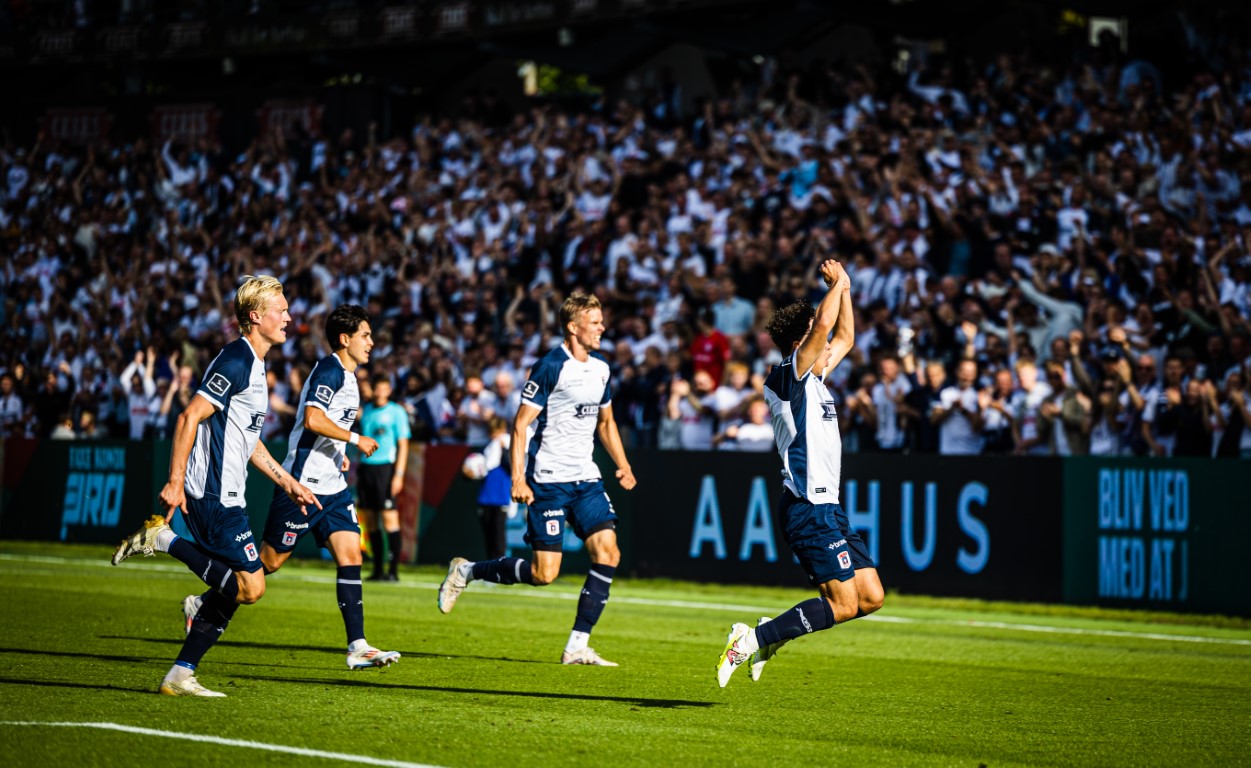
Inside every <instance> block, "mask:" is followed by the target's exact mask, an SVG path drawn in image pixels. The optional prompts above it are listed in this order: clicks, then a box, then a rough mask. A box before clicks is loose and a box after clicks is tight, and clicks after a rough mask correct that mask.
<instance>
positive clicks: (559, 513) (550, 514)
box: [543, 509, 565, 517]
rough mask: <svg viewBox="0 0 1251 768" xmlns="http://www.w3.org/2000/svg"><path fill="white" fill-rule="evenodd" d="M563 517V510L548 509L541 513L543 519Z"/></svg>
mask: <svg viewBox="0 0 1251 768" xmlns="http://www.w3.org/2000/svg"><path fill="white" fill-rule="evenodd" d="M564 516H565V510H563V509H549V510H547V511H546V512H544V513H543V517H564Z"/></svg>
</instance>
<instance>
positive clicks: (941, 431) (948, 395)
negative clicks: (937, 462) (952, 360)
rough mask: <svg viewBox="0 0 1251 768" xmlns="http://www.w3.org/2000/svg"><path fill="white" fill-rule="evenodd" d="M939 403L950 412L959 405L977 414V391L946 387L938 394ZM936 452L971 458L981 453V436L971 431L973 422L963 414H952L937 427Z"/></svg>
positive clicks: (970, 388)
mask: <svg viewBox="0 0 1251 768" xmlns="http://www.w3.org/2000/svg"><path fill="white" fill-rule="evenodd" d="M938 398H939V403H940V405H941V406H942V408H944V409H945V410H948V411H949V410H951V409H952V407H953V406H955V405H956V403H959V404H960V405H961V406H963V407H964V409H965V410H966V411H968V412H970V413H977V411H978V405H977V390H976V389H974V388H973V387H969V388H968V389H959V388H958V387H947V388H946V389H944V390H943V391H942V392H940V393H939V394H938ZM938 452H939V453H942V454H945V455H949V456H971V455H974V454H978V453H981V452H982V436H981V435H980V434H979V433H977V432H976V431H975V430H974V429H973V422H971V421H970V420H969V417H968V415H966V414H964V413H959V412H957V413H953V414H951V415H950V416H948V417H947V418H946V419H945V420H944V421H943V423H942V424H940V425H939V427H938Z"/></svg>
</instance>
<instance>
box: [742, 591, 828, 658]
mask: <svg viewBox="0 0 1251 768" xmlns="http://www.w3.org/2000/svg"><path fill="white" fill-rule="evenodd" d="M832 626H834V611H833V610H832V609H831V608H830V604H829V603H828V602H826V600H825V598H823V597H814V598H812V599H811V600H805V601H803V602H802V603H800V604H799V605H797V606H795V607H794V608H792V609H790V610H789V611H787V612H786V613H784V614H782V615H781V616H778V617H777V618H775V619H774V620H773V621H770V622H768V623H765V624H761V625H760V626H758V627H756V640H757V642H759V643H760V647H761V648H763V647H765V646H766V645H773V644H774V643H780V642H782V641H784V640H793V639H795V638H797V637H800V636H802V635H806V634H808V633H809V632H820V631H821V630H823V629H829V628H830V627H832Z"/></svg>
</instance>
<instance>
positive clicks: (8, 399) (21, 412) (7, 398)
mask: <svg viewBox="0 0 1251 768" xmlns="http://www.w3.org/2000/svg"><path fill="white" fill-rule="evenodd" d="M25 418H26V412H25V409H24V408H23V406H22V398H21V397H19V396H18V394H17V390H16V380H15V379H14V378H13V375H12V374H9V373H6V374H3V375H0V438H2V437H17V436H19V435H20V434H21V431H22V430H21V429H20V427H19V425H20V424H21V423H22V420H23V419H25Z"/></svg>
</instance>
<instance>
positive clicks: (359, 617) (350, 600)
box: [334, 565, 365, 645]
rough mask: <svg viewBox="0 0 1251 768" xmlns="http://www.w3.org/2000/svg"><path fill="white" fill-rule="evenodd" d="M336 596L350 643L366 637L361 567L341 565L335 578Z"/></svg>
mask: <svg viewBox="0 0 1251 768" xmlns="http://www.w3.org/2000/svg"><path fill="white" fill-rule="evenodd" d="M334 592H335V596H336V597H338V598H339V612H340V613H342V614H343V627H344V629H346V630H347V641H348V645H351V644H352V641H353V640H364V639H365V604H364V601H363V600H362V599H361V567H360V566H359V565H341V566H339V572H338V575H337V577H336V579H335V588H334Z"/></svg>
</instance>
